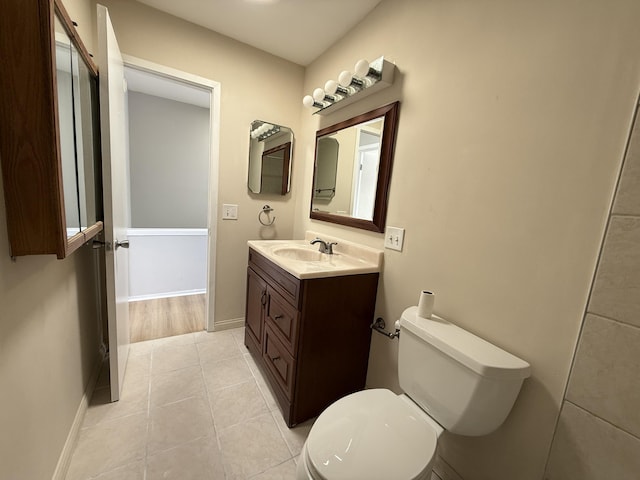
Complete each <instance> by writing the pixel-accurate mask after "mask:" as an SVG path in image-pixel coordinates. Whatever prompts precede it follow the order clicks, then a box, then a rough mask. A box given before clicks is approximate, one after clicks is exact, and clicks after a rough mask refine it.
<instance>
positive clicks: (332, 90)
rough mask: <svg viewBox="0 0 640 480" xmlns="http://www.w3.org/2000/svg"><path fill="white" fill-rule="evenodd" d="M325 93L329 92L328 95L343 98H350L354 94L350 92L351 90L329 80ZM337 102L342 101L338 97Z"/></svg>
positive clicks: (325, 85) (325, 86)
mask: <svg viewBox="0 0 640 480" xmlns="http://www.w3.org/2000/svg"><path fill="white" fill-rule="evenodd" d="M324 91H325V92H327V94H328V95H336V94H338V95H341V96H342V97H348V96H349V93H353V92H349V90H348V89H346V88H342V87H341V86H340V85H339V84H338V82H336V81H335V80H328V81H327V83H325V84H324ZM336 100H340V97H338V98H337V99H336Z"/></svg>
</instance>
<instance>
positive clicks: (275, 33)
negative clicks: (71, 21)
mask: <svg viewBox="0 0 640 480" xmlns="http://www.w3.org/2000/svg"><path fill="white" fill-rule="evenodd" d="M138 1H140V2H141V3H144V4H146V5H149V6H150V7H153V8H156V9H158V10H162V11H163V12H166V13H169V14H171V15H174V16H176V17H179V18H182V19H184V20H187V21H189V22H191V23H195V24H197V25H200V26H203V27H205V28H208V29H210V30H213V31H215V32H218V33H221V34H223V35H226V36H228V37H231V38H234V39H236V40H238V41H240V42H243V43H247V44H249V45H252V46H254V47H256V48H259V49H261V50H264V51H266V52H269V53H271V54H273V55H277V56H278V57H282V58H285V59H287V60H289V61H291V62H294V63H297V64H299V65H302V66H306V65H309V64H310V63H311V62H312V61H313V60H315V59H316V58H317V57H318V56H319V55H320V54H322V53H323V52H324V51H325V50H327V48H329V47H330V46H331V45H333V44H334V43H335V42H336V41H338V40H339V39H340V38H342V37H343V36H344V35H345V34H346V33H347V32H348V31H349V29H350V28H352V27H353V26H355V25H356V24H358V22H360V20H362V19H363V18H364V17H365V16H366V15H367V14H368V13H369V12H370V11H371V10H373V9H374V8H375V6H376V5H377V4H378V3H380V1H381V0H180V1H176V0H138Z"/></svg>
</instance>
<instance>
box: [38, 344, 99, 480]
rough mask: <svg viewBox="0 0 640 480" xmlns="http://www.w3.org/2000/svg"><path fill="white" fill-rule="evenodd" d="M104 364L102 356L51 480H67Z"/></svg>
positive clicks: (79, 406)
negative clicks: (72, 458) (72, 457)
mask: <svg viewBox="0 0 640 480" xmlns="http://www.w3.org/2000/svg"><path fill="white" fill-rule="evenodd" d="M104 363H105V362H104V358H102V356H100V359H99V361H97V362H96V365H95V366H94V367H93V370H92V372H91V376H90V377H89V381H88V382H87V388H86V389H85V391H84V393H83V394H82V398H81V399H80V405H78V409H77V410H76V416H75V417H74V418H73V423H72V424H71V428H70V429H69V434H68V435H67V439H66V440H65V442H64V446H63V447H62V451H61V452H60V456H59V457H58V463H57V464H56V469H55V470H54V471H53V475H52V476H51V480H65V478H66V476H67V473H68V470H69V465H70V463H71V456H72V455H73V451H74V450H75V448H76V443H77V442H78V436H79V435H80V427H82V422H83V421H84V416H85V414H86V413H87V408H89V400H91V396H92V395H93V391H94V390H95V388H96V383H97V382H98V377H99V375H100V369H101V368H102V366H103V364H104Z"/></svg>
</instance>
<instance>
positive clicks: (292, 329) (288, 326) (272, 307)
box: [266, 288, 300, 357]
mask: <svg viewBox="0 0 640 480" xmlns="http://www.w3.org/2000/svg"><path fill="white" fill-rule="evenodd" d="M299 315H300V314H299V312H298V310H296V309H295V308H294V307H292V306H291V304H290V303H289V302H287V301H286V300H285V299H284V298H283V297H282V296H281V295H280V294H279V293H278V292H276V291H275V290H272V289H271V288H269V302H268V303H267V315H266V323H267V324H268V325H269V326H270V327H271V328H272V330H273V333H274V335H277V336H278V338H279V339H280V341H281V342H282V344H283V345H284V346H285V347H286V348H287V350H288V351H289V353H290V354H291V355H293V356H294V357H295V356H296V347H297V344H298V325H299Z"/></svg>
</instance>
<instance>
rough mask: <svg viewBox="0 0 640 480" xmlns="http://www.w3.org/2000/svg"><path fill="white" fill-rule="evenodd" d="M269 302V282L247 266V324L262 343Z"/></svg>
mask: <svg viewBox="0 0 640 480" xmlns="http://www.w3.org/2000/svg"><path fill="white" fill-rule="evenodd" d="M266 303H267V284H266V282H265V281H264V280H263V279H262V278H261V277H260V276H259V275H258V274H257V273H256V272H254V271H253V269H251V268H247V309H246V318H245V326H246V330H247V333H248V334H251V335H252V336H253V338H252V340H253V341H254V342H255V343H256V344H257V345H261V344H262V329H263V324H264V311H265V305H266Z"/></svg>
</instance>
